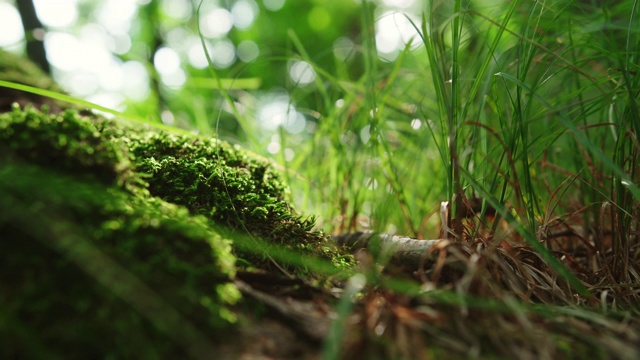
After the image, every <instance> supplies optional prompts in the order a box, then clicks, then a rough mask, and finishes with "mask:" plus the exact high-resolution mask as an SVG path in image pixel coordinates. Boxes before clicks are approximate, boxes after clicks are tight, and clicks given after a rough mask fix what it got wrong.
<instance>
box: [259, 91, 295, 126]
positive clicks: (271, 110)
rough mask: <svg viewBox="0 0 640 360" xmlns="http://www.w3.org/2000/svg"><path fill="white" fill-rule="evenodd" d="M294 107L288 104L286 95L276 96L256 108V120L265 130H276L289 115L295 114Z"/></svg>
mask: <svg viewBox="0 0 640 360" xmlns="http://www.w3.org/2000/svg"><path fill="white" fill-rule="evenodd" d="M293 113H295V109H294V108H293V106H292V105H290V104H289V98H288V96H287V97H286V98H285V97H281V98H276V99H274V100H273V101H272V102H269V103H267V104H265V105H263V106H261V107H260V108H259V109H258V112H257V114H258V116H257V119H258V122H259V123H260V126H262V128H264V129H266V130H276V129H277V128H278V126H280V125H282V124H284V122H285V121H286V119H287V118H288V117H290V116H295V115H294V114H293Z"/></svg>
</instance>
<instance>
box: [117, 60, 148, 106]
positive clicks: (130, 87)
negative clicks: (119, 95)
mask: <svg viewBox="0 0 640 360" xmlns="http://www.w3.org/2000/svg"><path fill="white" fill-rule="evenodd" d="M122 73H123V75H124V78H125V79H126V81H125V83H124V86H123V91H124V93H125V95H127V97H128V98H129V99H131V100H134V101H142V100H144V99H146V98H147V97H148V96H149V91H150V89H149V74H148V73H147V69H146V68H145V67H144V65H143V64H142V63H141V62H138V61H127V62H125V63H124V64H122Z"/></svg>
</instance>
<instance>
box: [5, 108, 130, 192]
mask: <svg viewBox="0 0 640 360" xmlns="http://www.w3.org/2000/svg"><path fill="white" fill-rule="evenodd" d="M0 144H1V146H2V150H4V151H2V153H0V159H2V160H4V161H9V160H21V161H26V162H31V163H35V164H39V165H42V166H45V167H49V168H55V169H57V170H58V171H63V172H67V173H73V174H75V175H90V176H92V177H94V178H96V179H98V180H99V181H101V182H103V183H105V184H110V183H120V184H121V185H123V184H124V183H126V182H127V181H134V180H135V179H136V176H135V175H134V172H133V170H132V168H131V167H130V161H129V158H128V151H127V149H126V148H125V147H124V146H122V145H121V144H118V143H115V142H112V141H108V140H105V139H104V138H103V137H102V136H101V135H100V133H99V132H98V131H97V129H96V128H95V127H94V126H93V123H92V121H91V119H90V118H88V117H83V116H79V115H78V114H77V112H75V111H73V110H67V111H65V112H63V113H61V114H46V113H42V112H40V111H39V110H36V109H34V108H33V107H28V108H27V109H26V110H24V111H23V110H21V109H20V107H18V106H17V105H15V104H14V107H13V109H12V111H11V112H10V113H6V114H2V115H0Z"/></svg>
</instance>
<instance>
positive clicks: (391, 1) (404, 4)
mask: <svg viewBox="0 0 640 360" xmlns="http://www.w3.org/2000/svg"><path fill="white" fill-rule="evenodd" d="M415 2H416V0H382V3H383V4H385V5H387V6H390V7H395V8H400V9H406V8H409V7H411V6H413V5H414V4H415Z"/></svg>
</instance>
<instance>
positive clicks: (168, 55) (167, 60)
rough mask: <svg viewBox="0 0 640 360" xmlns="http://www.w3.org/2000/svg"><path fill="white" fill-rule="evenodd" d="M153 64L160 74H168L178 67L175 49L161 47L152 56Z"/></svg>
mask: <svg viewBox="0 0 640 360" xmlns="http://www.w3.org/2000/svg"><path fill="white" fill-rule="evenodd" d="M153 64H154V66H155V67H156V70H158V72H159V73H160V74H161V75H169V74H171V73H174V72H176V71H178V70H179V69H180V57H179V56H178V53H177V52H176V51H175V50H173V49H171V48H167V47H161V48H160V49H158V51H156V53H155V55H154V56H153Z"/></svg>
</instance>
